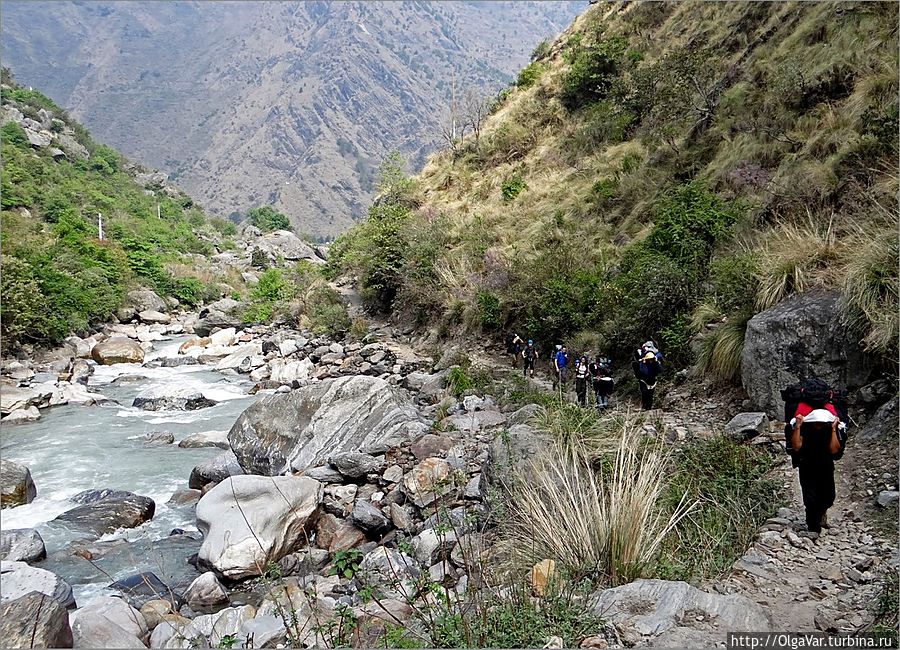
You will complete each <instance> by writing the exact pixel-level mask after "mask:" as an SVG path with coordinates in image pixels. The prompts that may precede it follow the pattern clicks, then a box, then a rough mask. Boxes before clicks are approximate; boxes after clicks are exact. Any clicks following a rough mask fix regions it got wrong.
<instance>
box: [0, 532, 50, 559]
mask: <svg viewBox="0 0 900 650" xmlns="http://www.w3.org/2000/svg"><path fill="white" fill-rule="evenodd" d="M45 557H47V549H46V548H45V547H44V539H43V538H42V537H41V534H40V533H39V532H37V531H36V530H35V529H34V528H8V529H5V530H0V560H7V561H9V562H27V563H29V564H31V563H32V562H39V561H41V560H43V559H44V558H45Z"/></svg>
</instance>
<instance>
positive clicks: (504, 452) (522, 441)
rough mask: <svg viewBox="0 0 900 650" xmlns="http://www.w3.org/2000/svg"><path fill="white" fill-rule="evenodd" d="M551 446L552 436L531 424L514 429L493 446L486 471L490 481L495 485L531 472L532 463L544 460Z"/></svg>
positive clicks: (492, 444) (518, 425)
mask: <svg viewBox="0 0 900 650" xmlns="http://www.w3.org/2000/svg"><path fill="white" fill-rule="evenodd" d="M551 445H552V440H551V438H550V436H548V435H547V434H545V433H541V432H539V431H536V430H535V429H533V428H531V427H530V426H528V425H527V424H517V425H516V426H513V427H510V429H509V431H507V432H505V433H504V434H502V435H499V436H497V437H496V438H494V441H493V442H492V443H491V446H490V448H489V455H488V462H487V463H486V465H485V468H484V471H485V473H486V475H487V478H488V479H489V481H490V482H491V483H493V484H503V483H506V482H508V481H510V480H513V479H514V478H515V477H516V476H518V475H520V474H522V473H523V472H528V470H529V468H530V466H531V463H532V462H534V460H535V459H537V458H542V457H544V456H545V455H546V453H547V450H548V449H549V448H550V446H551Z"/></svg>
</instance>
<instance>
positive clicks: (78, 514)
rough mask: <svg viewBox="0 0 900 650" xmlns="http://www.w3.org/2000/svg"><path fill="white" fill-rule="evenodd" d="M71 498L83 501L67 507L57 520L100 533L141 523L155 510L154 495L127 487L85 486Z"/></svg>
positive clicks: (76, 501) (148, 518) (150, 516)
mask: <svg viewBox="0 0 900 650" xmlns="http://www.w3.org/2000/svg"><path fill="white" fill-rule="evenodd" d="M72 501H74V502H75V503H80V504H82V505H80V506H78V507H76V508H72V509H71V510H67V511H65V512H64V513H62V514H61V515H59V516H58V517H57V518H56V520H55V521H62V522H65V523H66V524H67V525H68V526H69V527H71V528H75V529H76V530H79V531H83V532H86V533H90V534H92V535H95V536H97V537H100V536H101V535H105V534H107V533H111V532H113V531H116V530H118V529H119V528H135V527H136V526H140V525H141V524H143V523H144V522H147V521H150V520H151V519H153V514H154V513H155V512H156V503H155V502H154V501H153V499H151V498H150V497H145V496H141V495H139V494H134V493H133V492H126V491H124V490H86V491H85V492H80V493H78V494H76V495H75V496H73V497H72Z"/></svg>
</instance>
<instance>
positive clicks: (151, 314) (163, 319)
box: [138, 309, 172, 324]
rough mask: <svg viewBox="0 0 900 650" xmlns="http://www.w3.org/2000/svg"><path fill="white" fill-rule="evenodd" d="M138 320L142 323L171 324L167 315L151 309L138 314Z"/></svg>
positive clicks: (170, 318)
mask: <svg viewBox="0 0 900 650" xmlns="http://www.w3.org/2000/svg"><path fill="white" fill-rule="evenodd" d="M138 318H140V319H141V322H142V323H151V324H152V323H162V324H168V323H170V322H172V317H171V316H169V315H168V314H164V313H162V312H160V311H156V310H153V309H147V310H145V311H141V312H138Z"/></svg>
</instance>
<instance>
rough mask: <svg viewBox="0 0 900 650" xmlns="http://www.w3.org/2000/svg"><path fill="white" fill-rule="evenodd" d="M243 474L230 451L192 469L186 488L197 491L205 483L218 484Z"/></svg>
mask: <svg viewBox="0 0 900 650" xmlns="http://www.w3.org/2000/svg"><path fill="white" fill-rule="evenodd" d="M243 473H244V470H243V469H242V468H241V466H240V463H238V460H237V457H236V456H235V455H234V452H233V451H231V450H230V449H229V450H228V451H225V452H222V453H221V454H219V455H218V456H215V457H213V458H211V459H209V460H207V461H204V462H202V463H200V464H199V465H197V466H196V467H194V469H193V470H192V471H191V477H190V479H189V480H188V487H190V488H193V489H195V490H199V489H200V488H202V487H203V486H204V485H206V484H207V483H219V482H220V481H224V480H225V479H226V478H228V477H229V476H239V475H241V474H243Z"/></svg>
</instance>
